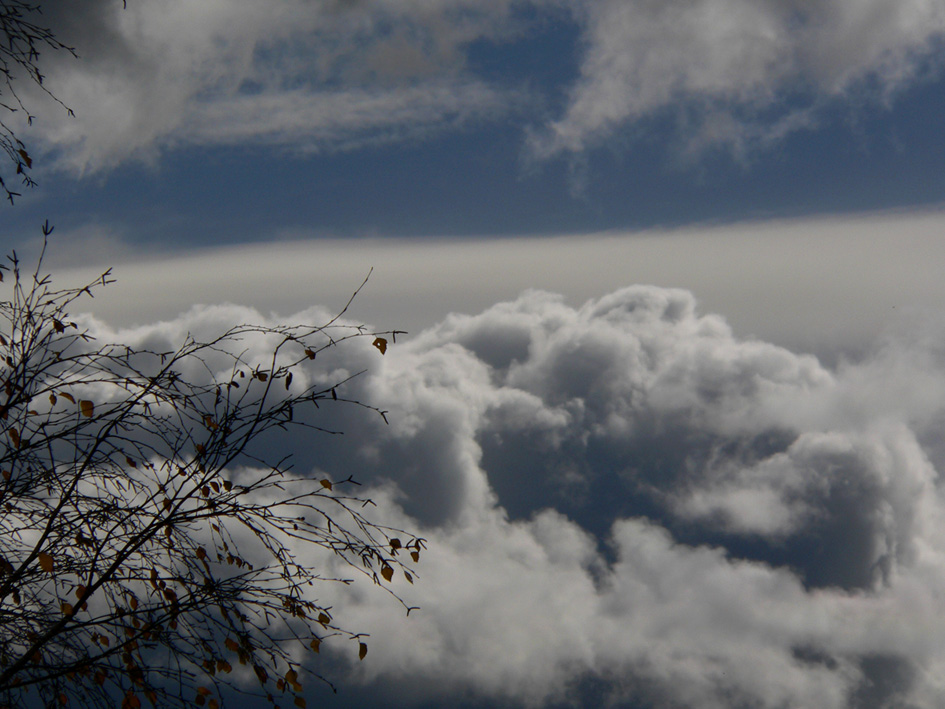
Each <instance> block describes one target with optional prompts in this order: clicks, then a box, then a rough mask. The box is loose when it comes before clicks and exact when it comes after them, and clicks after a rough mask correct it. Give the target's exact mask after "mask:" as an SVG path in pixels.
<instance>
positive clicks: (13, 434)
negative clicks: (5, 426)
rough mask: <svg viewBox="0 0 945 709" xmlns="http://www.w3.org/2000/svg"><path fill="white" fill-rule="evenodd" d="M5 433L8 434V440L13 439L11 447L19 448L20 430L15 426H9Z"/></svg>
mask: <svg viewBox="0 0 945 709" xmlns="http://www.w3.org/2000/svg"><path fill="white" fill-rule="evenodd" d="M7 435H9V436H10V440H11V441H13V447H14V448H19V447H20V432H19V431H17V430H16V429H15V428H11V429H10V430H9V431H7Z"/></svg>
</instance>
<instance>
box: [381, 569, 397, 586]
mask: <svg viewBox="0 0 945 709" xmlns="http://www.w3.org/2000/svg"><path fill="white" fill-rule="evenodd" d="M381 576H383V577H384V580H385V581H387V582H388V583H390V580H391V579H392V578H394V570H393V569H392V568H391V567H390V566H388V565H387V564H384V566H383V567H381Z"/></svg>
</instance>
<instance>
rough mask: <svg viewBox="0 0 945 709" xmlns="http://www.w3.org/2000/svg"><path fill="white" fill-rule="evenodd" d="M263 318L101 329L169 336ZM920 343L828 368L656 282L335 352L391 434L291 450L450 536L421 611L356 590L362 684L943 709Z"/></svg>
mask: <svg viewBox="0 0 945 709" xmlns="http://www.w3.org/2000/svg"><path fill="white" fill-rule="evenodd" d="M325 317H326V313H325V312H323V311H321V310H317V309H313V310H310V311H307V312H303V313H300V314H297V315H296V316H294V317H293V318H290V320H293V321H294V320H315V321H318V320H319V319H323V318H325ZM261 319H262V316H261V315H260V314H259V313H255V312H253V311H250V310H247V309H244V308H237V307H236V306H216V307H212V308H210V307H203V306H200V307H195V308H194V309H193V310H191V311H190V312H189V313H187V314H184V315H182V316H180V317H179V318H177V319H175V320H174V321H168V322H165V323H162V324H159V325H154V326H144V327H140V328H137V329H135V330H125V331H117V332H116V331H111V330H109V329H108V328H107V327H105V326H104V325H102V324H100V323H96V322H95V321H91V322H92V326H93V327H94V328H95V329H96V330H97V331H98V334H99V337H102V338H104V339H118V340H121V341H129V342H140V341H143V340H145V339H147V340H148V341H149V342H154V341H156V338H160V339H162V340H163V339H165V338H167V339H169V340H173V339H174V337H177V336H181V335H182V334H183V333H185V332H191V333H193V334H195V335H199V334H200V333H209V332H211V331H213V329H214V328H219V327H221V326H223V325H226V324H232V323H233V322H237V321H245V320H261ZM897 342H898V343H899V344H889V345H887V346H884V347H880V348H878V349H877V351H876V352H875V353H874V355H873V356H871V357H869V358H866V359H864V360H863V361H862V362H859V363H857V364H843V365H840V366H838V367H836V368H833V369H827V368H825V367H824V366H822V365H821V364H820V363H819V362H818V360H817V359H816V358H814V357H812V356H810V355H797V354H794V353H793V352H791V351H788V350H786V349H784V348H781V347H777V346H774V345H771V344H768V343H765V342H761V341H757V340H744V339H738V338H736V337H734V336H733V334H732V332H731V330H730V328H729V327H728V325H727V324H726V322H725V321H724V319H722V318H721V317H719V316H717V315H711V314H708V315H706V314H702V313H700V311H699V309H698V307H697V304H696V302H695V299H694V298H693V296H692V295H691V294H690V293H689V292H687V291H684V290H679V289H666V288H658V287H652V286H634V287H629V288H624V289H621V290H618V291H616V292H614V293H611V294H609V295H606V296H603V297H601V298H597V299H594V300H590V301H588V302H587V303H585V304H584V305H583V306H581V307H577V308H575V307H572V306H569V305H567V304H565V302H564V301H563V299H562V298H561V297H559V296H557V295H554V294H551V293H547V292H542V291H529V292H526V293H524V294H522V295H521V296H520V297H519V298H517V299H515V300H513V301H509V302H505V303H500V304H497V305H495V306H493V307H491V308H489V309H487V310H486V311H484V312H482V313H480V314H478V315H464V316H459V315H453V316H450V317H448V318H446V319H445V320H443V321H442V322H440V323H439V324H437V325H436V326H434V327H431V328H429V329H427V330H426V331H424V332H422V333H420V334H419V335H418V336H416V337H415V338H414V339H412V340H410V341H409V342H406V343H399V344H397V345H396V346H393V347H392V348H391V349H390V350H389V351H388V353H387V355H386V356H384V357H383V358H381V357H380V356H379V355H378V353H377V352H376V351H374V350H372V349H371V348H370V347H369V346H367V345H366V344H365V347H363V348H359V347H357V346H353V347H351V348H349V349H347V350H345V352H343V353H339V355H340V356H339V357H337V358H335V359H333V360H331V361H328V360H327V359H326V361H324V362H323V361H322V360H319V363H318V364H319V366H322V367H328V368H331V369H334V368H340V369H338V370H337V371H342V369H343V370H348V371H357V370H360V369H362V368H367V370H368V371H367V373H366V374H365V375H363V376H361V377H360V378H357V379H355V380H354V381H353V382H352V383H351V384H350V388H349V389H348V391H347V393H348V394H349V395H351V396H354V397H356V398H361V399H364V400H366V401H369V402H371V403H373V404H376V405H379V406H381V407H382V408H385V409H388V410H389V411H390V415H389V417H390V425H389V426H385V425H383V423H381V422H380V421H378V420H376V419H374V418H366V417H364V416H362V415H360V414H359V413H358V412H355V411H348V410H340V409H335V410H334V411H332V412H331V415H330V418H328V419H326V422H328V423H331V424H332V425H333V426H334V427H338V428H341V429H343V430H345V431H346V435H345V436H343V437H340V438H339V437H331V438H327V437H316V438H312V437H311V434H287V436H286V437H285V438H284V439H282V440H280V442H279V446H280V451H291V452H294V454H295V458H296V461H297V465H296V468H297V470H298V471H299V472H301V473H309V472H314V471H319V474H321V472H322V471H324V472H326V473H328V474H330V475H333V476H336V477H338V476H341V477H346V476H347V475H349V474H354V475H355V476H356V477H357V478H358V479H359V480H361V481H363V482H364V483H366V485H367V486H368V487H369V489H371V490H372V496H373V497H374V499H375V500H376V501H377V502H378V503H379V507H378V510H377V515H379V516H380V517H381V518H382V519H384V520H386V521H388V522H390V523H393V524H396V525H397V526H399V527H403V528H407V529H410V530H412V531H417V532H418V533H420V534H421V535H423V536H425V537H426V538H427V539H428V540H429V549H428V550H427V552H425V553H424V556H423V558H422V560H421V564H420V565H419V572H420V579H419V580H418V582H417V583H416V584H415V585H414V586H409V585H408V584H406V583H405V582H404V580H403V579H402V578H399V577H398V578H396V579H395V582H394V583H395V587H396V588H397V589H399V590H400V591H401V592H402V593H403V594H404V596H405V598H406V600H407V602H408V603H409V604H410V605H417V606H420V607H421V610H419V611H417V612H415V613H412V614H411V615H410V617H409V618H404V617H402V612H401V611H399V609H398V607H396V606H392V605H391V604H389V603H387V602H386V601H385V599H384V597H383V594H375V593H372V592H371V591H372V589H371V588H370V587H369V586H367V585H365V584H361V585H358V584H355V586H353V587H351V588H350V589H348V588H338V589H334V590H333V591H330V592H329V593H331V594H334V596H333V597H330V598H329V600H330V601H331V602H332V603H334V604H335V606H336V608H338V609H339V614H341V613H343V617H344V619H345V621H346V623H347V624H349V625H351V626H354V627H358V628H359V629H360V628H363V629H364V630H366V631H368V632H370V633H371V638H370V640H369V644H370V648H371V649H370V654H369V656H368V659H367V660H365V662H363V663H355V666H352V668H351V669H350V671H348V670H345V669H344V667H346V665H345V663H344V662H343V661H342V660H341V659H337V658H336V660H335V661H337V662H340V663H341V664H339V665H338V667H337V668H336V671H337V672H339V673H342V674H343V676H346V679H342V680H341V683H342V686H343V687H344V686H345V685H347V687H351V688H352V690H351V691H353V692H354V693H355V696H356V697H360V700H359V701H362V703H361V705H362V706H369V705H371V703H372V702H373V703H375V704H376V705H378V706H394V705H403V706H416V705H419V704H422V703H423V702H436V703H440V704H442V703H450V704H453V703H455V702H459V701H460V700H459V699H457V698H460V697H461V698H465V700H466V701H468V702H470V703H472V704H475V703H476V702H483V703H485V704H487V705H488V704H495V703H502V702H506V703H510V704H512V705H523V706H553V705H556V704H559V703H566V704H568V705H585V706H599V705H602V704H606V703H608V702H615V703H617V704H619V705H622V706H627V705H631V706H675V705H679V706H700V707H719V708H720V709H721V708H723V707H732V706H752V707H783V706H818V707H825V708H828V709H829V708H832V707H837V708H840V707H863V706H866V707H882V706H918V707H935V706H940V705H941V704H942V702H943V700H945V651H943V646H942V643H941V642H940V639H941V638H942V637H943V633H945V627H943V622H942V620H941V619H942V618H945V605H943V604H945V601H943V597H942V593H941V589H942V588H943V587H945V586H943V584H945V505H943V502H945V501H943V497H942V491H941V489H940V485H941V484H940V482H939V476H938V473H937V470H938V468H939V467H940V466H941V465H942V463H943V461H945V447H943V446H942V445H941V443H940V442H939V440H940V430H941V427H942V425H943V423H945V406H943V402H945V370H943V368H942V361H943V358H942V357H943V352H945V332H943V331H942V329H941V328H940V327H937V326H936V325H934V324H932V323H928V327H927V328H925V329H924V330H922V331H921V332H917V333H915V336H913V337H911V338H905V337H904V338H900V339H899V340H897ZM244 344H245V345H246V347H247V356H248V358H250V359H251V358H252V355H253V352H254V348H255V347H257V343H253V342H252V341H247V342H245V343H244ZM258 347H259V349H260V356H262V354H263V349H262V347H263V345H262V344H261V343H259V345H258ZM313 366H314V365H313ZM313 374H314V372H313ZM320 592H321V593H322V594H323V595H322V596H321V598H320V600H321V601H322V602H325V599H326V597H325V595H324V594H325V593H326V591H325V589H321V591H320ZM339 617H340V616H339ZM345 649H346V648H342V650H345ZM348 654H350V653H348ZM341 657H347V654H346V653H344V652H341V654H340V655H339V658H341ZM358 687H363V694H361V693H360V690H359V689H357V688H358ZM342 696H344V695H342Z"/></svg>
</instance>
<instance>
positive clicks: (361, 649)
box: [358, 643, 367, 660]
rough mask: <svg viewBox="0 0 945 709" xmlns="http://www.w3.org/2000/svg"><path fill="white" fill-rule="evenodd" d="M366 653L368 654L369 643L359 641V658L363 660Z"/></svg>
mask: <svg viewBox="0 0 945 709" xmlns="http://www.w3.org/2000/svg"><path fill="white" fill-rule="evenodd" d="M365 655H367V645H365V644H364V643H358V659H359V660H363V659H364V657H365Z"/></svg>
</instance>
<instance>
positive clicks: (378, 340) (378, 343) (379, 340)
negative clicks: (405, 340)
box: [371, 337, 387, 354]
mask: <svg viewBox="0 0 945 709" xmlns="http://www.w3.org/2000/svg"><path fill="white" fill-rule="evenodd" d="M371 344H373V345H374V346H375V347H376V348H377V349H378V350H379V351H380V353H381V354H386V353H387V340H385V339H384V338H383V337H375V338H374V342H372V343H371Z"/></svg>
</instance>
